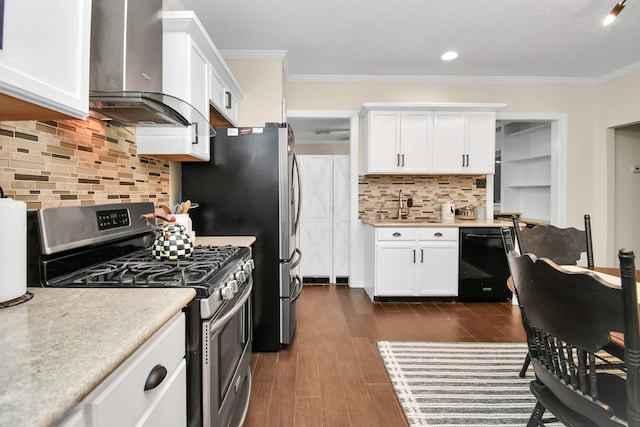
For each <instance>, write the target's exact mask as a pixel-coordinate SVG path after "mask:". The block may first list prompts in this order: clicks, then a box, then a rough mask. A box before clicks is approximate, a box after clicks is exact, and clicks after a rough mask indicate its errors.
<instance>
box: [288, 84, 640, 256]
mask: <svg viewBox="0 0 640 427" xmlns="http://www.w3.org/2000/svg"><path fill="white" fill-rule="evenodd" d="M284 93H285V98H286V101H287V108H288V109H296V110H349V109H351V110H358V109H359V108H360V107H361V105H362V103H363V102H479V103H494V102H495V103H499V102H503V103H506V104H507V107H506V108H505V109H504V110H503V112H518V113H566V115H567V118H568V123H567V195H568V196H567V199H568V200H567V205H568V208H567V224H568V225H572V226H576V227H580V228H582V227H583V215H584V214H585V213H589V214H590V215H591V216H592V227H593V231H594V242H595V245H594V246H595V247H594V252H595V256H596V263H600V264H605V263H606V264H609V265H611V259H612V256H611V254H612V253H613V252H612V251H613V250H612V249H611V247H612V245H613V243H612V242H613V228H612V227H613V207H611V208H609V207H608V205H607V203H606V201H607V197H608V195H611V196H610V197H613V196H612V190H611V191H609V188H608V187H609V186H610V185H612V184H610V180H611V179H610V178H609V175H610V174H611V173H612V172H611V171H612V170H613V167H614V166H613V165H612V164H609V163H610V161H611V160H610V159H612V154H611V153H610V151H611V150H610V147H609V146H610V145H611V144H607V142H606V141H607V140H608V138H609V139H610V138H613V137H612V136H608V135H609V134H607V132H606V128H607V127H609V126H618V125H622V124H626V123H633V122H640V108H639V105H638V104H640V72H635V73H632V74H628V75H626V76H623V77H620V78H617V79H615V80H612V81H610V82H607V83H603V84H599V85H544V84H437V83H415V84H405V83H396V84H392V83H379V84H376V83H287V84H285V90H284Z"/></svg>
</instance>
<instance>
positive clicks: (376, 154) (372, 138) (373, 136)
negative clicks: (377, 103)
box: [366, 111, 400, 173]
mask: <svg viewBox="0 0 640 427" xmlns="http://www.w3.org/2000/svg"><path fill="white" fill-rule="evenodd" d="M367 143H368V144H367V171H366V172H367V173H391V172H397V171H398V170H399V165H400V113H399V112H397V111H372V112H370V113H369V115H368V118H367Z"/></svg>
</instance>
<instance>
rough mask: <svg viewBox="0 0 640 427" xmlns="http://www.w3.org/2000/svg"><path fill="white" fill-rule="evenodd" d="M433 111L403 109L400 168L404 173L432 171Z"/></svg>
mask: <svg viewBox="0 0 640 427" xmlns="http://www.w3.org/2000/svg"><path fill="white" fill-rule="evenodd" d="M431 122H432V119H431V113H430V112H425V111H403V112H402V114H401V121H400V168H401V171H402V173H429V172H430V171H431V158H430V154H431V153H430V149H431V141H430V139H431V138H430V137H431Z"/></svg>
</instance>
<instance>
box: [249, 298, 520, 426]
mask: <svg viewBox="0 0 640 427" xmlns="http://www.w3.org/2000/svg"><path fill="white" fill-rule="evenodd" d="M521 322H522V321H521V319H520V312H519V309H518V307H517V306H514V305H511V303H440V302H438V303H406V304H405V303H381V304H373V303H372V302H371V301H370V300H369V298H368V296H367V295H366V294H365V292H364V291H363V290H362V289H350V288H349V287H348V286H345V285H305V286H304V290H303V292H302V296H301V298H300V300H299V304H298V326H297V332H296V337H295V340H294V342H293V344H291V345H290V346H287V347H285V348H283V349H282V350H281V351H280V352H277V353H257V354H254V356H253V359H252V361H251V363H252V372H253V385H252V390H251V393H252V394H251V403H250V406H249V413H248V415H247V418H246V420H245V424H244V427H258V426H260V427H263V426H264V427H288V426H295V427H303V426H305V427H306V426H326V427H334V426H345V427H346V426H353V427H355V426H363V427H374V426H380V427H382V426H384V427H395V426H399V427H401V426H406V425H407V423H406V421H405V418H404V415H403V414H402V410H401V408H400V405H399V403H398V401H397V399H396V396H395V393H394V392H393V388H392V386H391V383H390V381H389V377H388V376H387V373H386V370H385V368H384V365H383V364H382V360H381V359H380V356H379V354H378V350H377V347H376V342H377V341H444V342H453V341H494V342H524V341H525V336H524V331H523V329H522V323H521ZM523 358H524V354H523Z"/></svg>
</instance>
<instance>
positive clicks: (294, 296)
mask: <svg viewBox="0 0 640 427" xmlns="http://www.w3.org/2000/svg"><path fill="white" fill-rule="evenodd" d="M293 280H294V282H295V287H294V289H293V291H292V292H291V300H290V301H291V304H293V303H294V302H296V301H297V300H298V298H300V295H302V279H301V278H300V276H299V275H297V274H296V275H295V276H293Z"/></svg>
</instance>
